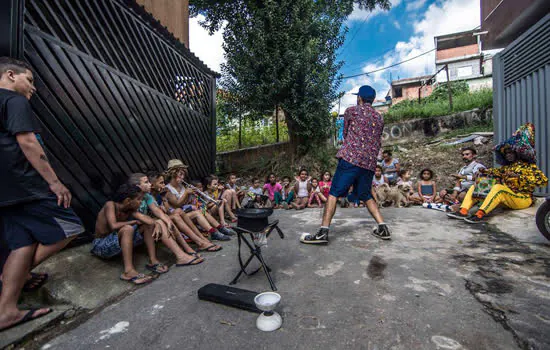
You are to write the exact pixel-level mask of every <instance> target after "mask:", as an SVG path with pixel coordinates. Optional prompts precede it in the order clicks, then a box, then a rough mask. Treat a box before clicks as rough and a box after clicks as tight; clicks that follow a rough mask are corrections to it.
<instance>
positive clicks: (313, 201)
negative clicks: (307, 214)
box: [307, 178, 323, 208]
mask: <svg viewBox="0 0 550 350" xmlns="http://www.w3.org/2000/svg"><path fill="white" fill-rule="evenodd" d="M320 194H321V188H320V187H319V181H318V180H317V179H316V178H313V179H311V189H310V190H309V200H308V202H307V207H308V208H321V207H322V206H323V203H322V202H321V198H320V197H319V195H320Z"/></svg>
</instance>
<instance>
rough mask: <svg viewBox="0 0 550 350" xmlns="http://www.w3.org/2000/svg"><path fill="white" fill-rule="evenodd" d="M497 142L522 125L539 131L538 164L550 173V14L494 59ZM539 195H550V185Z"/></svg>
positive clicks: (537, 142) (547, 173) (537, 133)
mask: <svg viewBox="0 0 550 350" xmlns="http://www.w3.org/2000/svg"><path fill="white" fill-rule="evenodd" d="M493 62H494V67H493V79H494V80H493V81H494V83H493V84H494V103H493V104H494V109H493V111H494V122H495V141H496V142H499V141H501V140H504V139H505V138H507V137H509V136H510V135H511V134H512V133H513V132H514V131H515V130H516V129H517V128H518V127H519V126H520V125H521V124H523V123H526V122H531V123H533V124H534V125H535V130H536V149H537V158H538V164H537V165H538V166H539V167H540V169H541V170H542V171H543V172H544V173H545V174H546V175H549V173H550V123H549V121H548V118H549V115H550V14H549V15H547V16H545V17H544V18H543V19H541V20H540V21H539V22H538V23H537V24H535V25H534V26H533V27H532V28H530V29H529V30H528V31H527V32H525V33H524V34H523V35H521V36H520V37H519V38H518V39H517V40H515V41H514V42H513V43H512V44H510V45H509V46H508V47H507V48H506V49H505V50H503V51H502V52H500V53H499V54H497V55H496V56H495V58H494V60H493ZM535 194H536V195H548V194H550V186H548V187H546V188H541V189H538V190H537V191H536V192H535Z"/></svg>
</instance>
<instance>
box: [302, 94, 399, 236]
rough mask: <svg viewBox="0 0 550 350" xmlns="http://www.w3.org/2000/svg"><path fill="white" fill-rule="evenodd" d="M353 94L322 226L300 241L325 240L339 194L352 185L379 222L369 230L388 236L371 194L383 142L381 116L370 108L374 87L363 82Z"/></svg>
mask: <svg viewBox="0 0 550 350" xmlns="http://www.w3.org/2000/svg"><path fill="white" fill-rule="evenodd" d="M356 95H357V105H356V106H353V107H349V108H347V109H346V112H345V114H344V144H343V145H342V148H341V149H340V150H339V151H338V154H337V155H336V157H337V158H338V159H339V161H338V167H337V168H336V173H335V174H334V178H333V179H332V186H331V188H330V192H329V198H328V200H327V203H326V206H325V211H324V214H323V222H322V225H321V228H319V230H318V231H317V233H316V234H304V235H302V237H301V238H300V242H302V243H306V244H327V243H328V233H329V226H330V223H331V221H332V217H333V216H334V213H335V211H336V202H337V200H338V198H339V197H346V196H347V195H348V191H349V189H350V187H351V186H353V192H354V195H355V196H356V197H357V198H358V199H359V200H361V201H365V202H366V203H367V208H368V209H369V212H370V213H371V215H372V216H373V217H374V219H375V220H376V222H377V223H378V225H377V227H375V228H374V230H373V233H372V234H373V235H374V236H376V237H378V238H381V239H390V229H389V227H388V226H387V225H386V224H385V223H384V220H383V218H382V215H381V214H380V211H379V209H378V205H377V204H376V202H375V201H374V199H373V197H372V194H371V186H372V178H373V176H374V171H375V169H376V164H377V158H378V152H379V151H380V147H381V145H382V131H383V129H384V120H383V119H382V116H381V115H380V114H379V113H378V112H376V111H375V110H374V108H372V103H373V102H374V99H375V97H376V91H374V89H373V88H372V87H370V86H368V85H364V86H362V87H361V88H360V89H359V92H358V93H357V94H356Z"/></svg>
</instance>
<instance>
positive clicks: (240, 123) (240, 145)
mask: <svg viewBox="0 0 550 350" xmlns="http://www.w3.org/2000/svg"><path fill="white" fill-rule="evenodd" d="M242 120H243V117H242V115H241V112H240V111H239V149H241V148H242V147H243V140H242V123H243V121H242Z"/></svg>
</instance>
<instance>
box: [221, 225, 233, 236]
mask: <svg viewBox="0 0 550 350" xmlns="http://www.w3.org/2000/svg"><path fill="white" fill-rule="evenodd" d="M218 231H220V232H221V233H222V234H224V235H225V236H235V235H236V234H237V233H236V232H235V231H233V230H232V229H231V228H229V227H220V228H219V229H218Z"/></svg>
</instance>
